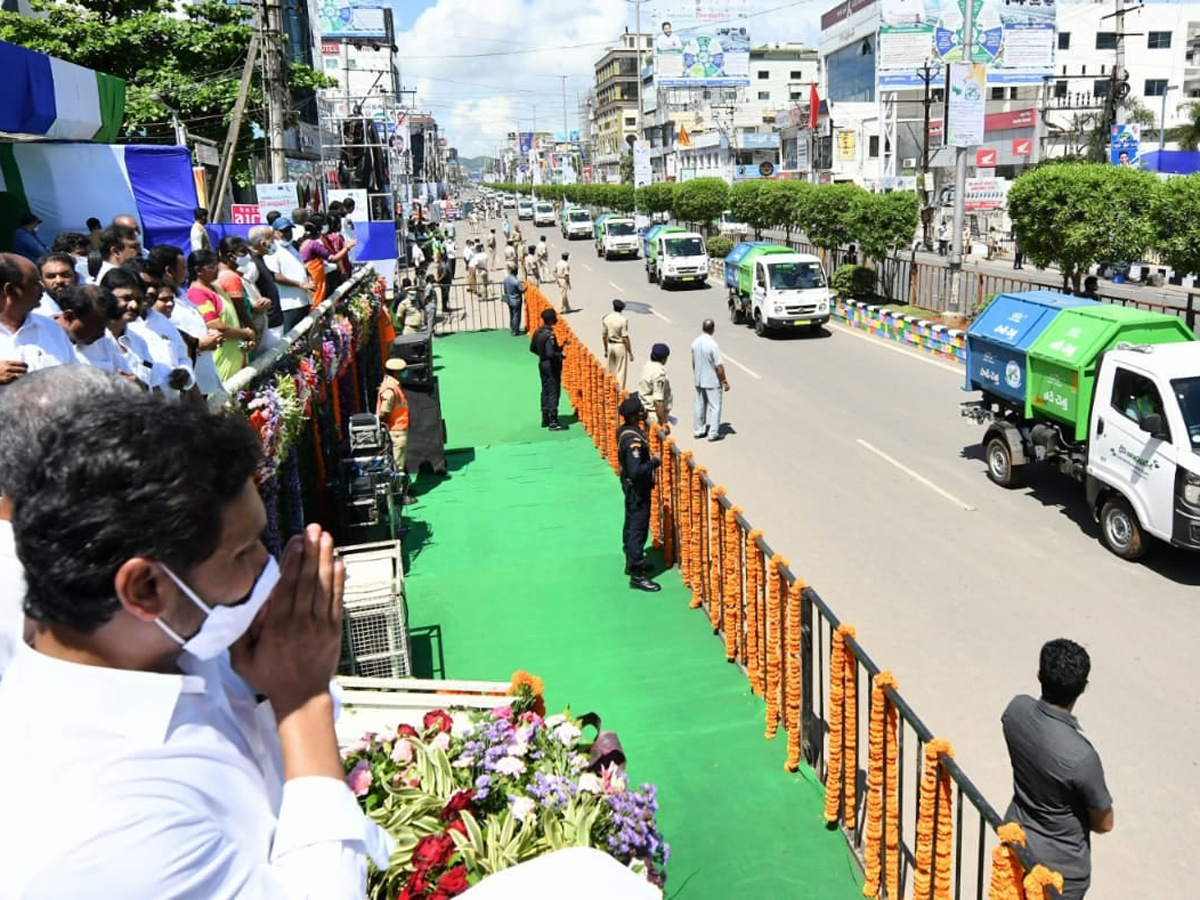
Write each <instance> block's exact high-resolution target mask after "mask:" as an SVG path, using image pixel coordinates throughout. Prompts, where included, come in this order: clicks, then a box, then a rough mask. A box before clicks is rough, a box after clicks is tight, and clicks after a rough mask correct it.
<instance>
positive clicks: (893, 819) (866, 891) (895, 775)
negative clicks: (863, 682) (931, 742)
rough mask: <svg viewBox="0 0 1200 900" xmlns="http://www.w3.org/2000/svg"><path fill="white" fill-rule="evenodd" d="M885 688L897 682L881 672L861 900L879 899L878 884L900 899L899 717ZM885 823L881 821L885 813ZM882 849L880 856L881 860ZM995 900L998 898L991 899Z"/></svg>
mask: <svg viewBox="0 0 1200 900" xmlns="http://www.w3.org/2000/svg"><path fill="white" fill-rule="evenodd" d="M886 688H891V689H892V690H896V678H895V676H893V675H892V673H891V672H888V671H883V672H880V673H879V674H878V675H876V676H875V680H874V683H873V685H872V687H871V719H870V725H869V728H868V741H869V749H868V751H867V819H866V829H865V830H866V833H867V843H866V848H865V849H864V850H863V857H864V859H865V860H866V871H865V873H864V875H865V880H864V883H863V896H864V897H878V896H879V888H880V883H881V880H882V882H883V884H884V885H885V887H886V889H887V896H888V897H889V898H892V897H895V898H898V897H899V896H900V785H899V776H900V771H899V766H898V765H897V755H896V753H897V747H896V740H897V725H898V722H899V713H898V712H897V711H896V706H895V704H894V703H892V702H891V700H889V699H888V695H887V690H886ZM885 809H886V811H887V821H886V822H885V821H884V810H885ZM881 849H882V856H881V852H880V851H881ZM992 900H997V898H992Z"/></svg>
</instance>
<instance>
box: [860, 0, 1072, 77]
mask: <svg viewBox="0 0 1200 900" xmlns="http://www.w3.org/2000/svg"><path fill="white" fill-rule="evenodd" d="M967 2H973V3H974V4H975V7H974V12H975V20H974V21H975V24H974V29H973V34H974V39H973V41H972V43H973V44H974V47H973V48H972V51H971V54H970V60H967V59H966V54H965V53H964V52H963V18H964V12H965V10H966V4H967ZM1056 8H1057V5H1056V4H1054V3H1049V2H1046V3H1041V2H1039V3H1032V2H1023V0H880V24H879V41H878V48H877V49H878V57H877V59H878V65H877V72H878V78H879V86H880V88H883V89H887V88H912V87H923V86H924V84H925V82H924V80H923V78H922V72H921V70H922V68H923V67H924V66H925V64H926V63H931V64H943V65H944V64H949V63H953V62H966V61H970V62H976V63H982V64H984V65H986V66H987V70H988V71H987V81H988V83H989V84H997V85H1000V84H1038V85H1040V84H1041V83H1042V79H1043V78H1045V77H1046V76H1047V75H1051V74H1053V71H1054V45H1055V10H1056Z"/></svg>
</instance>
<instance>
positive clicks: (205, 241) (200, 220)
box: [188, 206, 212, 253]
mask: <svg viewBox="0 0 1200 900" xmlns="http://www.w3.org/2000/svg"><path fill="white" fill-rule="evenodd" d="M192 218H193V219H194V220H195V221H193V222H192V230H191V233H190V234H189V235H188V243H189V244H190V245H191V248H192V252H193V253H195V252H196V251H197V250H211V249H212V242H211V241H210V240H209V238H208V229H207V228H205V227H204V226H205V225H207V224H208V210H207V209H205V208H204V207H203V206H197V207H196V208H195V209H194V210H192Z"/></svg>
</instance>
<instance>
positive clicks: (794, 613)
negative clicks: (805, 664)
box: [783, 578, 804, 772]
mask: <svg viewBox="0 0 1200 900" xmlns="http://www.w3.org/2000/svg"><path fill="white" fill-rule="evenodd" d="M803 591H804V582H802V581H801V580H800V579H799V578H797V579H796V580H795V581H793V582H792V586H791V588H790V589H789V591H788V606H787V616H786V618H787V621H786V622H785V623H784V627H783V641H784V649H785V656H784V660H783V699H784V707H783V727H784V728H786V729H787V737H788V743H787V762H786V763H784V766H783V768H784V770H785V771H788V772H795V771H796V769H798V768H799V767H800V678H801V672H800V595H801V593H802V592H803Z"/></svg>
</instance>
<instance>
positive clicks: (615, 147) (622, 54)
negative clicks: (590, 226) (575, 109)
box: [592, 31, 652, 181]
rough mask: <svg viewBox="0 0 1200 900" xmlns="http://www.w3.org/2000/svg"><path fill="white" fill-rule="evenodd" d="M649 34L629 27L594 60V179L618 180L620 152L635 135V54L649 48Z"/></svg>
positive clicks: (626, 147) (636, 85)
mask: <svg viewBox="0 0 1200 900" xmlns="http://www.w3.org/2000/svg"><path fill="white" fill-rule="evenodd" d="M651 43H652V38H651V37H650V35H648V34H642V35H636V34H630V33H629V32H628V31H627V32H626V33H625V34H624V35H622V36H621V44H620V46H618V47H610V48H608V49H607V50H605V51H604V55H603V56H601V57H600V59H598V60H597V61H596V65H595V73H596V76H595V78H596V83H595V92H596V100H595V105H594V106H593V113H592V117H593V118H592V121H593V123H594V146H595V157H594V160H593V163H592V164H593V168H594V177H595V180H596V181H617V180H618V179H619V177H620V161H621V155H622V154H623V153H627V152H628V150H629V147H628V144H627V142H626V139H627V138H632V137H634V136H636V135H637V124H638V114H637V97H638V57H639V45H640V55H641V56H643V58H644V57H645V56H646V54H647V51H648V50H649V49H650V47H651Z"/></svg>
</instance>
